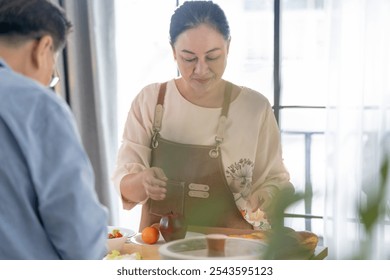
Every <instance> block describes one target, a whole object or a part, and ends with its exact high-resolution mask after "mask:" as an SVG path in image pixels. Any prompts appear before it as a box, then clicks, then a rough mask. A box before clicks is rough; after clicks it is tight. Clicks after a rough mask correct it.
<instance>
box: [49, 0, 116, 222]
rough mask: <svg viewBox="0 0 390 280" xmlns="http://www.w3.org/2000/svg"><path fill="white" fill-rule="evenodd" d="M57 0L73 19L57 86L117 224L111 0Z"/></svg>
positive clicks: (114, 61)
mask: <svg viewBox="0 0 390 280" xmlns="http://www.w3.org/2000/svg"><path fill="white" fill-rule="evenodd" d="M56 1H57V2H58V3H59V4H61V5H62V6H63V8H64V9H65V12H66V14H67V16H68V18H69V19H70V21H71V22H72V24H73V31H72V33H71V34H70V35H69V38H68V42H67V46H66V51H65V54H66V55H65V56H64V57H63V59H62V60H61V62H62V63H60V65H62V66H63V68H62V69H59V72H60V75H61V76H62V77H63V79H62V81H63V83H62V88H61V90H62V91H66V92H67V96H68V102H69V104H70V107H71V109H72V111H73V113H74V115H75V117H76V121H77V124H78V127H79V130H80V134H81V138H82V140H83V143H84V146H85V149H86V151H87V153H88V156H89V158H90V160H91V163H92V166H93V169H94V172H95V182H96V185H95V188H96V192H97V194H98V197H99V199H100V201H101V203H103V204H104V205H105V206H106V207H107V208H108V210H109V224H111V225H116V224H117V223H118V207H119V206H118V197H117V194H116V193H115V191H114V187H113V186H112V182H111V179H110V177H111V174H112V172H113V167H114V164H115V156H116V151H117V148H116V147H117V118H116V96H117V92H116V91H117V75H116V72H117V71H116V53H115V24H114V23H115V13H114V2H113V1H107V0H56ZM65 76H66V79H65Z"/></svg>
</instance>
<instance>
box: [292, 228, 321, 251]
mask: <svg viewBox="0 0 390 280" xmlns="http://www.w3.org/2000/svg"><path fill="white" fill-rule="evenodd" d="M297 234H298V235H299V237H300V240H299V242H300V244H301V245H302V246H304V247H306V248H308V249H309V250H313V251H314V250H315V248H316V247H317V244H318V236H317V235H316V234H314V233H312V232H310V231H297Z"/></svg>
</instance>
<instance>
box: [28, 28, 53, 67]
mask: <svg viewBox="0 0 390 280" xmlns="http://www.w3.org/2000/svg"><path fill="white" fill-rule="evenodd" d="M52 54H53V38H52V37H51V36H49V35H45V36H43V37H41V38H40V39H38V40H37V43H36V44H35V46H34V49H33V51H32V53H31V55H32V62H33V65H34V67H35V68H36V69H40V68H42V67H44V66H45V65H47V61H46V60H47V59H49V58H50V57H51V56H52Z"/></svg>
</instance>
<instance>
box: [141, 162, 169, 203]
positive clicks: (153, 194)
mask: <svg viewBox="0 0 390 280" xmlns="http://www.w3.org/2000/svg"><path fill="white" fill-rule="evenodd" d="M167 180H168V178H167V176H166V175H165V173H164V171H163V170H162V169H161V168H158V167H151V168H147V169H145V170H143V171H142V172H141V183H142V185H143V187H144V190H145V193H146V196H147V197H149V198H151V199H153V200H163V199H164V198H165V195H166V192H167V190H166V188H164V187H165V186H166V185H167V183H166V182H167Z"/></svg>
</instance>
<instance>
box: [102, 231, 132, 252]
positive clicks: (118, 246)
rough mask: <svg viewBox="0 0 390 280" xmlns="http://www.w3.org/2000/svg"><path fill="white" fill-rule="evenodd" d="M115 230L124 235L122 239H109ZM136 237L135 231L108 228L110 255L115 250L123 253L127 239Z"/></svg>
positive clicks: (108, 249)
mask: <svg viewBox="0 0 390 280" xmlns="http://www.w3.org/2000/svg"><path fill="white" fill-rule="evenodd" d="M114 229H118V230H119V231H120V233H122V235H123V236H122V237H117V238H111V239H110V238H108V234H109V233H111V232H112V231H113V230H114ZM133 235H135V232H134V231H133V230H130V229H127V228H123V227H116V226H108V227H107V251H108V253H110V252H112V251H113V250H117V251H121V250H122V248H123V245H124V244H125V243H126V240H127V238H129V237H131V236H133Z"/></svg>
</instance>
